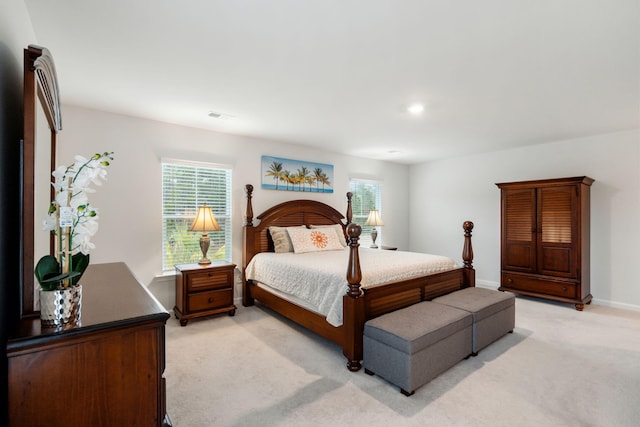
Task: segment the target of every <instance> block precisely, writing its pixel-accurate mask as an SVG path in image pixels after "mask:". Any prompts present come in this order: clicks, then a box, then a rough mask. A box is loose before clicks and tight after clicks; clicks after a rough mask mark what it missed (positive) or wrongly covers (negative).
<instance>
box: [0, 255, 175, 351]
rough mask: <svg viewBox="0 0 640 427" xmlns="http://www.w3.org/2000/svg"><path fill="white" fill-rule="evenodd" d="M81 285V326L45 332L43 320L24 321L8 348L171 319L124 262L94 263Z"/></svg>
mask: <svg viewBox="0 0 640 427" xmlns="http://www.w3.org/2000/svg"><path fill="white" fill-rule="evenodd" d="M80 284H81V285H82V306H81V307H82V308H81V317H80V324H79V325H77V326H74V327H72V328H70V329H66V330H63V331H57V330H55V329H41V327H40V318H39V317H34V318H29V319H23V320H21V321H20V322H19V324H18V327H17V328H16V330H15V331H13V333H11V336H10V338H9V343H8V346H7V347H8V348H11V347H13V346H20V345H22V344H24V343H25V342H26V341H29V342H31V341H42V340H50V339H59V338H63V337H67V336H69V335H77V334H83V333H90V332H95V331H96V330H100V329H110V328H113V327H118V326H126V325H131V324H139V323H142V322H146V321H162V322H166V320H167V319H168V318H169V313H168V312H167V311H166V310H165V309H164V307H162V305H161V304H160V303H159V302H158V300H156V298H155V297H154V296H153V295H152V294H151V293H150V292H149V291H148V290H147V288H146V287H145V286H143V285H142V284H140V282H139V281H138V280H137V279H136V278H135V276H134V275H133V274H132V273H131V271H130V270H129V267H127V265H126V264H125V263H123V262H116V263H108V264H90V265H89V267H88V268H87V270H86V272H85V273H84V275H83V276H82V279H80Z"/></svg>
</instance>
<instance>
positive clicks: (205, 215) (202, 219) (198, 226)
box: [189, 203, 220, 265]
mask: <svg viewBox="0 0 640 427" xmlns="http://www.w3.org/2000/svg"><path fill="white" fill-rule="evenodd" d="M218 230H220V226H219V225H218V221H216V218H215V217H214V216H213V212H212V211H211V208H210V207H209V206H207V204H206V203H205V204H204V205H202V207H199V208H198V213H197V214H196V217H195V219H194V220H193V224H191V227H189V231H201V232H202V236H201V237H200V250H202V259H201V260H200V261H198V264H200V265H206V264H211V260H210V259H209V258H207V251H208V250H209V243H210V239H209V235H208V234H207V232H209V231H218Z"/></svg>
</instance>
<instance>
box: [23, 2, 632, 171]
mask: <svg viewBox="0 0 640 427" xmlns="http://www.w3.org/2000/svg"><path fill="white" fill-rule="evenodd" d="M25 3H26V5H27V7H28V10H29V13H30V16H31V19H32V23H33V28H34V31H35V34H36V38H37V40H36V41H35V42H37V44H40V45H42V46H45V47H47V48H48V49H49V50H50V51H51V52H52V54H53V56H54V59H55V61H56V67H57V72H58V77H59V81H60V86H61V98H62V102H63V103H67V104H75V105H81V106H86V107H89V108H96V109H100V110H106V111H113V112H118V113H123V114H127V115H132V116H140V117H146V118H151V119H156V120H161V121H165V122H170V123H177V124H183V125H187V126H193V127H198V128H204V129H212V130H219V131H222V132H229V133H235V134H240V135H249V136H255V137H259V138H265V139H269V140H275V141H284V142H290V143H296V144H304V145H310V146H318V147H322V148H324V149H329V150H332V151H336V152H340V153H345V154H350V155H355V156H361V157H367V158H373V159H385V160H390V161H394V162H398V163H407V164H412V163H418V162H424V161H428V160H430V159H436V158H442V157H448V156H456V155H461V154H464V153H476V152H481V151H491V150H499V149H504V148H508V147H516V146H522V145H528V144H539V143H545V142H550V141H557V140H562V139H569V138H575V137H582V136H588V135H592V134H597V133H605V132H614V131H618V130H625V129H632V128H640V1H639V0H536V1H525V0H186V1H185V0H183V1H177V0H134V1H131V0H109V1H104V0H57V1H50V0H25ZM416 101H417V102H423V103H424V104H425V112H424V114H423V115H422V116H420V117H414V116H411V115H409V114H408V113H406V112H405V111H404V108H405V107H406V106H407V105H408V104H410V103H412V102H416ZM210 111H214V112H219V113H223V114H227V115H230V116H233V117H232V118H229V119H224V120H221V119H212V118H210V117H208V116H207V114H208V113H209V112H210ZM390 151H399V152H397V153H389V152H390Z"/></svg>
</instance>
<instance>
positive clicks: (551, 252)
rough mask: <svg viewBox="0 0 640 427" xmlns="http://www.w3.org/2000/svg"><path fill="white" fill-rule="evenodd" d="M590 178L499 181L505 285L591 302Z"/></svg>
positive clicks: (528, 292) (578, 303) (505, 287)
mask: <svg viewBox="0 0 640 427" xmlns="http://www.w3.org/2000/svg"><path fill="white" fill-rule="evenodd" d="M593 182H594V180H593V179H591V178H588V177H576V178H561V179H553V180H538V181H523V182H511V183H501V184H496V185H498V187H499V188H500V189H501V203H502V209H501V264H502V274H501V286H500V290H505V291H506V290H508V291H512V292H516V293H521V294H525V295H531V296H536V297H543V298H549V299H553V300H558V301H564V302H571V303H574V304H576V309H578V310H582V309H583V308H584V304H588V303H590V302H591V298H592V297H591V294H590V286H589V275H590V270H589V227H590V221H589V204H590V196H589V189H590V186H591V184H592V183H593Z"/></svg>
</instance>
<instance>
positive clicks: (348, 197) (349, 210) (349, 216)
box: [346, 191, 353, 225]
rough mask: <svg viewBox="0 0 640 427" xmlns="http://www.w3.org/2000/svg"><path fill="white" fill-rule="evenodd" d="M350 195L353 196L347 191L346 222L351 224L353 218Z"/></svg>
mask: <svg viewBox="0 0 640 427" xmlns="http://www.w3.org/2000/svg"><path fill="white" fill-rule="evenodd" d="M351 197H353V193H352V192H351V191H349V192H348V193H347V224H346V225H349V224H351V220H352V219H353V210H352V209H351Z"/></svg>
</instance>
